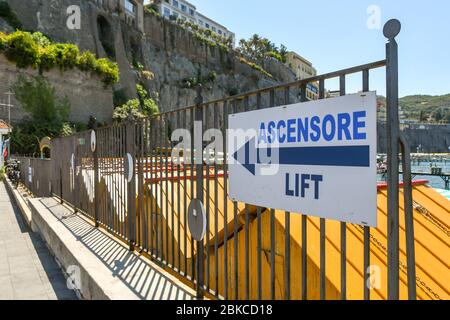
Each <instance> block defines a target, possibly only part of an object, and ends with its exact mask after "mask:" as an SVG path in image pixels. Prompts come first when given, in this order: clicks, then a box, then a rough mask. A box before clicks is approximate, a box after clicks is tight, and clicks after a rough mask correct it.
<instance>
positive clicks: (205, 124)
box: [202, 104, 211, 291]
mask: <svg viewBox="0 0 450 320" xmlns="http://www.w3.org/2000/svg"><path fill="white" fill-rule="evenodd" d="M202 110H203V119H204V122H203V130H202V135H203V133H204V132H205V131H206V130H208V129H209V128H208V125H209V117H208V113H209V110H210V105H209V104H207V105H206V106H205V107H204V108H202ZM202 154H203V153H202ZM205 159H206V174H205V176H204V182H205V183H206V199H205V200H204V201H205V206H206V249H207V250H206V283H205V284H206V290H207V291H209V288H210V283H209V280H210V268H211V265H210V261H209V240H210V220H211V216H210V210H211V203H210V186H209V169H210V163H209V161H210V154H209V150H208V153H207V154H206V158H205ZM202 170H203V168H202Z"/></svg>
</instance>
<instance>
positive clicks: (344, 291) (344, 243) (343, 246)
mask: <svg viewBox="0 0 450 320" xmlns="http://www.w3.org/2000/svg"><path fill="white" fill-rule="evenodd" d="M339 91H340V95H341V96H344V95H345V94H346V89H345V75H341V76H340V77H339ZM346 299H347V224H346V223H345V222H341V300H346Z"/></svg>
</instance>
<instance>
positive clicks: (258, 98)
mask: <svg viewBox="0 0 450 320" xmlns="http://www.w3.org/2000/svg"><path fill="white" fill-rule="evenodd" d="M256 109H258V110H259V109H261V93H259V92H258V93H257V95H256ZM256 215H257V220H258V222H257V229H258V230H257V249H256V250H257V251H256V252H257V254H256V256H257V257H256V258H257V277H258V300H261V298H262V270H261V252H262V239H261V238H262V226H261V219H262V217H261V215H262V209H261V207H258V208H257V212H256Z"/></svg>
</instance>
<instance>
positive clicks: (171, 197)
mask: <svg viewBox="0 0 450 320" xmlns="http://www.w3.org/2000/svg"><path fill="white" fill-rule="evenodd" d="M172 118H173V116H172V115H171V119H170V120H169V121H172ZM170 123H171V124H172V122H170ZM169 134H172V133H171V132H167V135H168V137H167V138H168V140H169V139H170V141H169V143H170V151H171V153H170V178H171V182H170V189H171V190H170V201H171V202H172V204H171V207H172V231H171V235H172V237H171V238H172V248H171V249H172V269H175V203H174V201H175V194H174V193H175V190H174V189H175V181H174V174H175V170H174V159H173V157H172V154H173V153H172V151H173V149H172V148H173V144H172V137H169ZM167 153H169V150H167Z"/></svg>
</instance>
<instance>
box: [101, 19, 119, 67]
mask: <svg viewBox="0 0 450 320" xmlns="http://www.w3.org/2000/svg"><path fill="white" fill-rule="evenodd" d="M97 27H98V33H99V35H98V36H99V39H100V42H101V44H102V46H103V49H104V50H105V52H106V55H107V56H108V57H109V58H111V59H115V58H116V50H115V48H114V34H113V31H112V27H111V25H110V23H109V22H108V20H106V18H105V17H103V16H101V15H100V16H98V18H97Z"/></svg>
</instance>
